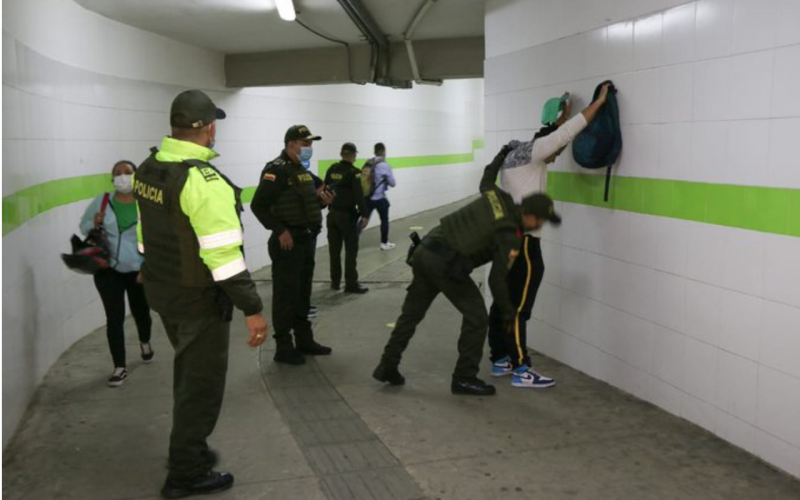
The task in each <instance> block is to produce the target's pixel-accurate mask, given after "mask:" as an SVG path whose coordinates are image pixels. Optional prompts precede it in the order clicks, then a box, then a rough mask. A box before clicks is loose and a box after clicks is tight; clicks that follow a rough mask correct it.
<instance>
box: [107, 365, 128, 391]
mask: <svg viewBox="0 0 800 500" xmlns="http://www.w3.org/2000/svg"><path fill="white" fill-rule="evenodd" d="M126 378H128V370H126V369H125V368H124V367H117V368H115V369H114V373H112V374H111V377H110V378H109V379H108V386H109V387H119V386H121V385H122V384H123V383H124V382H125V379H126Z"/></svg>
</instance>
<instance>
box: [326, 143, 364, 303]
mask: <svg viewBox="0 0 800 500" xmlns="http://www.w3.org/2000/svg"><path fill="white" fill-rule="evenodd" d="M357 154H358V150H357V149H356V145H355V144H353V143H352V142H346V143H344V144H343V145H342V149H341V157H342V161H340V162H339V163H335V164H333V165H332V166H331V167H330V168H329V169H328V171H327V172H326V173H325V189H327V190H329V191H331V192H333V193H336V196H335V198H334V199H333V203H331V206H330V210H329V212H328V249H329V251H330V255H331V288H332V289H334V290H339V288H340V286H341V282H342V243H344V279H345V285H344V291H345V293H366V292H368V291H369V288H367V287H365V286H363V285H361V284H360V283H359V282H358V270H357V269H356V260H357V258H358V233H359V231H360V230H361V229H364V228H365V227H367V224H368V223H369V219H367V218H366V217H364V215H365V214H366V213H367V209H366V205H365V202H364V192H363V190H362V186H361V171H360V170H359V169H358V168H356V166H355V165H354V162H355V161H356V155H357Z"/></svg>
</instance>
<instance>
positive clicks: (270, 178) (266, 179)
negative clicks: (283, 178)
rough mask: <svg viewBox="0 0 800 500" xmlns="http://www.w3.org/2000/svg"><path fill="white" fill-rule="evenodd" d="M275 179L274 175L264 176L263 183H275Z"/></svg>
mask: <svg viewBox="0 0 800 500" xmlns="http://www.w3.org/2000/svg"><path fill="white" fill-rule="evenodd" d="M275 179H277V176H276V175H275V174H270V173H266V174H264V180H265V181H270V182H275Z"/></svg>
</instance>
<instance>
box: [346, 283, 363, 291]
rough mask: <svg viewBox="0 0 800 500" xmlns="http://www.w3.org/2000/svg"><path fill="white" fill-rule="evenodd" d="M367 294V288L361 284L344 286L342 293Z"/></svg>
mask: <svg viewBox="0 0 800 500" xmlns="http://www.w3.org/2000/svg"><path fill="white" fill-rule="evenodd" d="M367 292H369V288H367V287H365V286H364V285H362V284H361V283H356V284H355V285H353V286H346V287H345V288H344V293H367Z"/></svg>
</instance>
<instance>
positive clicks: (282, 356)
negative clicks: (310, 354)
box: [272, 347, 306, 365]
mask: <svg viewBox="0 0 800 500" xmlns="http://www.w3.org/2000/svg"><path fill="white" fill-rule="evenodd" d="M272 359H274V360H275V362H276V363H284V364H287V365H302V364H304V363H305V362H306V358H305V357H304V356H303V354H302V353H301V352H300V351H298V350H297V349H295V348H294V347H292V348H291V349H281V348H278V349H277V350H276V351H275V356H274V357H273V358H272Z"/></svg>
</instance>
